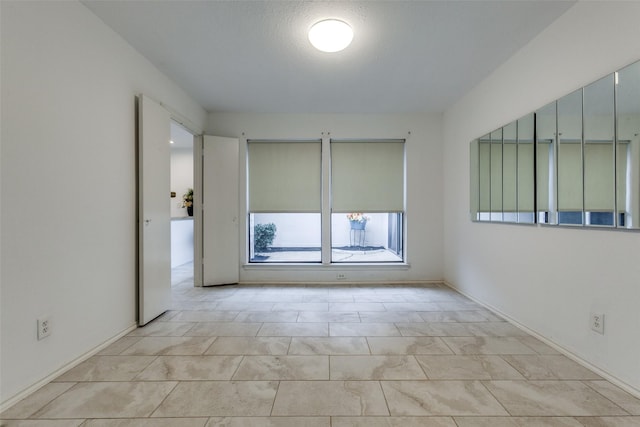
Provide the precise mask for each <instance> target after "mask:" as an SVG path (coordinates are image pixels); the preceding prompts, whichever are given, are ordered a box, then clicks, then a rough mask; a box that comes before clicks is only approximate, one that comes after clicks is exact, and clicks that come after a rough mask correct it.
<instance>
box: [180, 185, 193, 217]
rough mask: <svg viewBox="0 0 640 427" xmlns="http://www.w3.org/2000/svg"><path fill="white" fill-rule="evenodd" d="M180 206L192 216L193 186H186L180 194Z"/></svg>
mask: <svg viewBox="0 0 640 427" xmlns="http://www.w3.org/2000/svg"><path fill="white" fill-rule="evenodd" d="M182 207H183V208H187V215H189V216H193V188H188V189H187V192H186V193H184V194H183V195H182Z"/></svg>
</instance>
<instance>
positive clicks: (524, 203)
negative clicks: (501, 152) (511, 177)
mask: <svg viewBox="0 0 640 427" xmlns="http://www.w3.org/2000/svg"><path fill="white" fill-rule="evenodd" d="M533 127H534V118H533V113H531V114H529V115H527V116H525V117H523V118H521V119H519V120H518V122H517V165H516V179H517V188H516V197H517V204H516V206H517V212H518V222H519V223H523V224H533V223H534V222H535V212H534V211H535V208H534V206H535V194H534V189H535V185H534V178H535V174H534V164H535V163H534V158H533V155H534V150H533V147H534V144H533Z"/></svg>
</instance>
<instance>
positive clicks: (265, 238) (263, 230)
mask: <svg viewBox="0 0 640 427" xmlns="http://www.w3.org/2000/svg"><path fill="white" fill-rule="evenodd" d="M275 237H276V225H275V224H274V223H272V222H271V223H269V224H256V225H255V226H254V227H253V239H254V246H255V250H256V251H266V250H267V248H268V247H269V246H271V244H272V243H273V239H274V238H275Z"/></svg>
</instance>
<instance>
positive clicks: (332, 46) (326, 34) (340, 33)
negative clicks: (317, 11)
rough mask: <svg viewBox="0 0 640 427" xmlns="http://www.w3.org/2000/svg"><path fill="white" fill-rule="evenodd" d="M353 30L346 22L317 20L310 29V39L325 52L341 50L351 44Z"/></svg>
mask: <svg viewBox="0 0 640 427" xmlns="http://www.w3.org/2000/svg"><path fill="white" fill-rule="evenodd" d="M351 40H353V30H352V29H351V27H350V26H349V24H347V23H346V22H343V21H339V20H337V19H325V20H324V21H320V22H316V23H315V24H313V26H312V27H311V29H310V30H309V41H310V42H311V44H312V45H313V47H315V48H316V49H318V50H321V51H323V52H339V51H341V50H342V49H344V48H346V47H347V46H349V45H350V44H351Z"/></svg>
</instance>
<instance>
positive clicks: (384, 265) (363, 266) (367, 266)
mask: <svg viewBox="0 0 640 427" xmlns="http://www.w3.org/2000/svg"><path fill="white" fill-rule="evenodd" d="M410 268H411V264H409V263H405V262H394V261H390V262H376V263H370V262H362V263H342V262H340V263H333V264H321V263H319V262H313V263H311V262H310V263H294V262H292V263H286V262H283V263H275V262H273V263H264V262H262V263H260V262H254V263H250V264H247V263H245V264H242V269H243V270H260V271H269V270H271V271H283V270H304V271H318V272H320V271H332V270H350V271H364V270H366V271H367V272H369V271H371V270H377V269H380V270H409V269H410ZM425 281H426V282H429V281H430V280H419V281H417V282H425ZM438 281H439V282H442V279H439V280H438ZM403 283H404V282H403Z"/></svg>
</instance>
